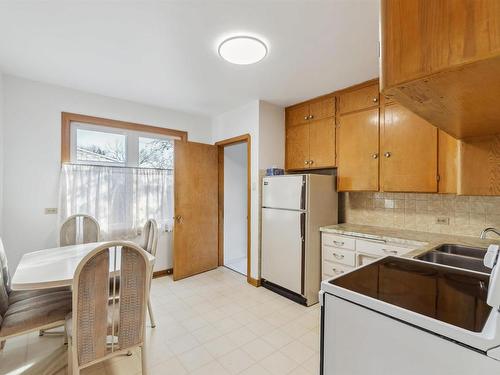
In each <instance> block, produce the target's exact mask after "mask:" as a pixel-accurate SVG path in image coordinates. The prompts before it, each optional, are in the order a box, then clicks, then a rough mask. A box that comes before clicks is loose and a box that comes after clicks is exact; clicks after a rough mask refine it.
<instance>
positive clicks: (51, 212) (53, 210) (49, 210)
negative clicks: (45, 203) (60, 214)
mask: <svg viewBox="0 0 500 375" xmlns="http://www.w3.org/2000/svg"><path fill="white" fill-rule="evenodd" d="M45 215H57V208H46V209H45Z"/></svg>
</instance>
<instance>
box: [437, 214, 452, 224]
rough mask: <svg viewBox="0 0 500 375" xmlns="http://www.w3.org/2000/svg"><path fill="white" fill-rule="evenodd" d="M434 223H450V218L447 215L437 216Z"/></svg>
mask: <svg viewBox="0 0 500 375" xmlns="http://www.w3.org/2000/svg"><path fill="white" fill-rule="evenodd" d="M436 224H439V225H450V218H449V217H447V216H438V217H437V218H436Z"/></svg>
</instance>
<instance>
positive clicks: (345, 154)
mask: <svg viewBox="0 0 500 375" xmlns="http://www.w3.org/2000/svg"><path fill="white" fill-rule="evenodd" d="M339 125H340V126H339V128H338V131H337V138H338V139H337V144H338V151H337V153H338V159H337V166H338V170H337V171H338V184H339V185H338V190H339V191H377V190H378V175H379V173H378V169H379V168H378V167H379V147H378V142H379V110H378V108H375V109H371V110H367V111H361V112H354V113H351V114H348V115H343V116H341V117H340V124H339Z"/></svg>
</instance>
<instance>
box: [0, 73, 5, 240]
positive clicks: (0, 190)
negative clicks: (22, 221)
mask: <svg viewBox="0 0 500 375" xmlns="http://www.w3.org/2000/svg"><path fill="white" fill-rule="evenodd" d="M3 119H4V111H3V74H2V72H0V237H2V234H3V231H2V229H3V221H2V211H3V138H4V135H3V123H4V120H3Z"/></svg>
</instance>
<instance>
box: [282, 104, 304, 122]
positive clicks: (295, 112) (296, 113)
mask: <svg viewBox="0 0 500 375" xmlns="http://www.w3.org/2000/svg"><path fill="white" fill-rule="evenodd" d="M308 121H309V103H307V104H301V105H298V106H296V107H292V108H287V110H286V124H287V126H293V125H298V124H304V123H306V122H308Z"/></svg>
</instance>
